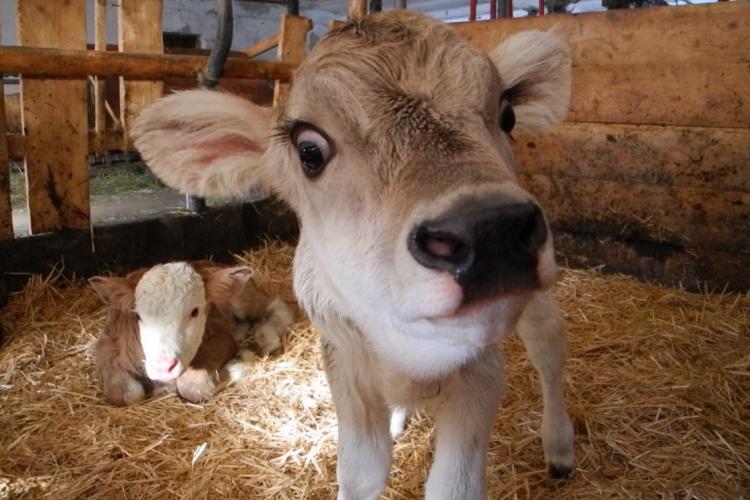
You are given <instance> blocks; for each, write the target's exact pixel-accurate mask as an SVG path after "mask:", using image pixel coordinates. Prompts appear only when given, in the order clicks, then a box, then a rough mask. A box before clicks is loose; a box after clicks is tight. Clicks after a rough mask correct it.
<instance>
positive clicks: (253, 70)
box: [0, 46, 297, 81]
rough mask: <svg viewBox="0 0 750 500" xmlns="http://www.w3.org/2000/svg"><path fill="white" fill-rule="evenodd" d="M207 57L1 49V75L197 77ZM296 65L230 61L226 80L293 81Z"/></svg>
mask: <svg viewBox="0 0 750 500" xmlns="http://www.w3.org/2000/svg"><path fill="white" fill-rule="evenodd" d="M206 59H207V57H206V56H203V55H186V54H142V53H127V54H124V53H118V52H107V53H101V52H97V51H93V50H91V51H85V50H59V49H36V48H30V47H7V46H6V47H0V72H3V73H21V74H24V75H26V76H34V77H51V78H84V77H86V76H88V75H97V76H124V77H125V78H130V79H134V80H163V79H164V78H187V77H193V78H194V77H195V75H196V74H197V73H198V71H200V70H201V69H202V68H203V66H204V65H205V64H206ZM296 66H297V65H296V64H291V63H283V62H277V61H251V60H249V59H248V58H247V57H244V56H242V57H230V58H228V59H227V62H226V64H225V65H224V72H223V74H222V78H246V79H250V78H259V79H269V80H274V79H278V80H282V81H289V80H290V79H291V75H292V71H293V70H294V69H295V68H296Z"/></svg>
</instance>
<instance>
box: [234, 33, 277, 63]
mask: <svg viewBox="0 0 750 500" xmlns="http://www.w3.org/2000/svg"><path fill="white" fill-rule="evenodd" d="M278 44H279V34H278V33H277V34H275V35H273V36H269V37H268V38H264V39H263V40H261V41H259V42H255V43H254V44H252V45H251V46H249V47H248V48H246V49H245V50H243V51H242V52H243V53H244V54H245V55H246V56H247V57H249V58H251V59H252V58H253V57H256V56H259V55H261V54H262V53H264V52H268V51H269V50H271V49H272V48H274V47H276V46H277V45H278Z"/></svg>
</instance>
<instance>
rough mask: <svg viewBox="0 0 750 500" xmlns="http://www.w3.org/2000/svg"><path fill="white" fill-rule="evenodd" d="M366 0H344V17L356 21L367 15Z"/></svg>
mask: <svg viewBox="0 0 750 500" xmlns="http://www.w3.org/2000/svg"><path fill="white" fill-rule="evenodd" d="M367 3H368V2H367V0H346V19H347V20H349V21H358V20H360V19H362V18H363V17H365V16H366V15H367Z"/></svg>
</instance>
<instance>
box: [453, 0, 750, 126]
mask: <svg viewBox="0 0 750 500" xmlns="http://www.w3.org/2000/svg"><path fill="white" fill-rule="evenodd" d="M451 26H453V27H454V28H455V29H456V30H457V31H458V32H459V33H460V34H462V35H463V36H465V37H466V38H467V39H468V40H469V41H470V42H471V43H472V44H473V45H474V46H475V47H477V48H479V49H481V50H483V51H491V50H492V49H494V48H495V47H496V46H497V45H498V44H499V43H500V42H501V41H502V40H503V39H505V38H506V37H508V36H509V35H511V34H513V33H516V32H519V31H524V30H530V29H535V30H543V31H546V30H552V31H553V32H554V33H556V34H557V35H559V36H560V37H562V38H563V39H565V40H566V41H567V42H568V44H569V46H570V49H571V55H572V58H573V96H572V101H571V111H570V114H569V116H568V119H569V120H571V121H585V122H601V123H629V124H639V123H641V124H654V125H682V126H715V127H747V126H748V124H750V98H748V96H747V95H748V94H747V91H746V87H747V85H746V82H747V81H750V67H749V66H748V64H747V54H748V53H750V3H747V2H730V3H723V4H711V5H695V6H687V7H685V8H679V9H675V8H656V9H634V10H622V11H610V12H602V13H591V14H582V15H576V16H543V17H526V18H521V19H513V20H503V19H500V20H496V21H486V22H481V23H459V24H453V25H451Z"/></svg>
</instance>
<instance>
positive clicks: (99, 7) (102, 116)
mask: <svg viewBox="0 0 750 500" xmlns="http://www.w3.org/2000/svg"><path fill="white" fill-rule="evenodd" d="M94 20H95V26H94V50H99V51H104V52H106V51H107V0H96V4H95V5H94ZM106 97H107V89H106V80H105V79H104V78H102V77H95V81H94V130H95V131H96V133H97V137H103V134H104V132H105V130H106V129H107V109H106V105H105V104H106ZM97 150H101V148H97Z"/></svg>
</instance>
